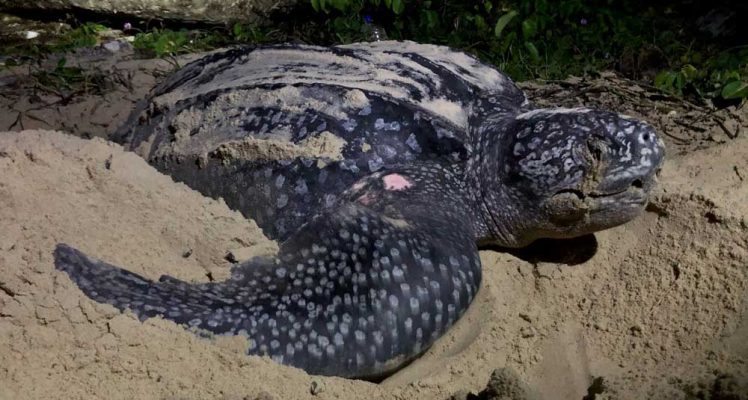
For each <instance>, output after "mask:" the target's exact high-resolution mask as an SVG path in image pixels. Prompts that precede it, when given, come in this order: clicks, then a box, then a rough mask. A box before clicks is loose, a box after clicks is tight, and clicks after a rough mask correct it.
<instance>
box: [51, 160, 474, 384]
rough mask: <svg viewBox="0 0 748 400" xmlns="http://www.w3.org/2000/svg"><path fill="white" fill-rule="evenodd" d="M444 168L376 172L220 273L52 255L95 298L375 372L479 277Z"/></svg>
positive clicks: (464, 210) (298, 356)
mask: <svg viewBox="0 0 748 400" xmlns="http://www.w3.org/2000/svg"><path fill="white" fill-rule="evenodd" d="M452 179H453V178H452V176H451V173H450V172H449V171H446V170H444V169H442V168H440V167H438V166H436V165H433V164H428V165H415V166H412V167H408V168H405V169H401V170H397V171H388V172H386V173H378V174H374V175H371V176H369V177H367V178H366V179H365V180H364V181H362V182H359V183H357V184H356V185H354V186H353V187H351V189H350V190H349V191H348V192H346V193H345V195H344V196H343V197H342V198H341V199H340V203H339V204H338V206H337V207H334V210H332V211H329V212H325V213H323V214H320V215H317V216H316V217H315V218H313V219H312V220H311V221H309V222H308V223H307V224H305V225H304V226H302V227H301V228H300V229H299V231H298V232H297V233H296V234H295V235H293V236H292V237H290V238H289V239H288V240H287V241H286V242H284V243H283V244H281V246H280V250H279V253H278V255H277V256H276V257H275V258H272V259H267V258H266V259H254V260H251V261H248V262H246V263H243V264H240V265H239V266H237V267H236V268H234V270H232V276H231V278H230V279H228V280H226V281H224V282H216V283H204V284H188V283H184V282H180V281H178V280H176V279H175V278H170V277H169V278H165V279H162V281H161V282H154V281H150V280H147V279H144V278H143V277H140V276H138V275H135V274H132V273H130V272H127V271H124V270H121V269H119V268H116V267H113V266H111V265H109V264H105V263H103V262H100V261H96V260H93V259H90V258H88V257H86V256H84V255H82V254H81V253H80V252H77V251H76V250H73V249H71V248H70V247H67V246H64V245H60V246H58V248H57V250H56V252H55V260H56V261H55V265H56V266H57V268H58V269H61V270H63V271H65V272H67V273H68V274H69V275H70V276H71V278H72V279H73V280H74V281H75V282H76V283H77V284H78V286H80V288H81V289H82V290H83V291H84V293H86V295H88V296H89V297H91V298H93V299H94V300H96V301H99V302H104V303H109V304H112V305H114V306H115V307H117V308H119V309H122V310H124V309H131V310H132V311H133V312H135V314H137V315H138V316H139V317H140V318H141V319H146V318H150V317H153V316H156V315H160V316H162V317H163V318H166V319H169V320H172V321H175V322H177V323H181V324H185V325H188V326H191V327H195V328H199V329H204V330H206V331H210V332H213V333H216V334H240V335H246V336H247V337H248V338H249V339H250V346H249V353H250V354H256V355H267V356H270V357H271V358H273V359H274V360H276V361H277V362H280V363H283V364H287V365H292V366H295V367H299V368H302V369H304V370H306V371H307V372H309V373H313V374H322V375H337V376H344V377H359V378H374V377H379V376H382V375H386V374H388V373H390V372H392V371H394V370H396V369H398V368H400V367H402V366H403V365H405V364H406V363H407V362H408V361H410V360H411V359H412V358H413V357H415V356H417V355H418V354H420V353H421V352H422V351H424V350H425V349H427V348H428V347H429V346H430V345H431V344H432V343H433V342H434V341H435V340H436V339H437V338H438V337H440V336H441V335H442V334H443V333H444V332H445V331H446V330H447V329H448V328H449V327H450V326H451V325H452V324H454V323H455V322H456V321H457V319H458V318H459V317H460V316H461V315H462V314H463V312H464V311H465V310H466V309H467V307H468V306H469V304H470V302H471V301H472V299H473V297H474V296H475V294H476V292H477V290H478V286H479V284H480V261H479V258H478V251H477V248H476V245H475V242H474V241H475V238H474V234H473V228H472V223H471V222H470V221H472V217H471V214H470V213H469V209H468V207H467V206H465V203H464V201H463V200H462V198H461V194H460V193H459V191H460V190H459V184H457V183H456V182H454V181H453V180H452Z"/></svg>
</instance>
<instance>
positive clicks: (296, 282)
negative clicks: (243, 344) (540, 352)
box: [55, 42, 664, 378]
mask: <svg viewBox="0 0 748 400" xmlns="http://www.w3.org/2000/svg"><path fill="white" fill-rule="evenodd" d="M115 139H116V140H118V141H120V142H121V143H124V144H125V146H126V147H127V148H129V149H132V150H134V151H136V152H138V153H140V154H141V155H142V156H144V157H145V158H146V159H147V160H148V161H149V162H150V163H151V164H152V165H154V166H155V167H156V168H157V169H159V170H160V171H163V172H164V173H167V174H170V175H171V176H173V177H174V178H175V179H176V180H178V181H182V182H185V183H186V184H187V185H189V186H191V187H193V188H194V189H196V190H198V191H200V192H202V193H203V194H205V195H207V196H212V197H222V198H223V199H224V200H225V201H226V203H227V204H228V205H229V206H230V207H232V208H234V209H237V210H240V211H241V212H243V213H244V214H245V215H246V216H247V217H250V218H253V219H254V220H255V221H257V223H258V225H259V226H260V227H261V228H262V229H263V231H264V232H265V233H266V234H267V235H268V236H269V237H271V238H273V239H276V240H278V241H279V243H280V250H279V252H278V254H277V255H276V256H274V257H271V258H256V259H252V260H249V261H246V262H244V263H240V264H237V265H236V266H235V267H234V268H233V270H232V275H231V277H230V278H229V279H228V280H226V281H223V282H210V283H197V284H196V283H187V282H183V281H180V280H178V279H176V278H173V277H170V276H163V277H161V279H160V280H159V281H158V282H154V281H151V280H148V279H145V278H143V277H141V276H139V275H136V274H133V273H130V272H128V271H126V270H123V269H120V268H117V267H115V266H112V265H109V264H106V263H104V262H102V261H99V260H96V259H93V258H89V257H87V256H85V255H83V254H82V253H80V252H78V251H76V250H74V249H72V248H71V247H68V246H66V245H62V244H61V245H59V246H58V247H57V249H56V251H55V257H56V260H55V265H56V266H57V268H58V269H60V270H63V271H65V272H67V274H68V275H69V276H70V278H71V279H72V280H73V281H75V283H77V285H78V286H79V287H80V289H81V290H82V291H83V292H84V293H85V294H86V295H87V296H89V297H90V298H92V299H94V300H96V301H98V302H103V303H109V304H112V305H113V306H115V307H117V308H119V309H121V310H125V309H130V310H132V312H134V313H135V314H136V315H137V316H138V317H139V318H140V319H141V320H144V319H147V318H151V317H155V316H161V317H163V318H165V319H168V320H172V321H175V322H177V323H180V324H183V325H185V326H188V327H192V328H195V329H196V330H197V331H199V332H208V333H213V334H219V335H245V336H246V337H248V338H249V343H250V344H249V350H248V352H249V354H253V355H267V356H269V357H272V359H273V360H276V361H277V362H279V363H283V364H287V365H292V366H295V367H299V368H302V369H304V370H306V371H308V372H309V373H313V374H322V375H338V376H343V377H359V378H361V377H363V378H372V377H376V376H382V375H384V374H387V373H389V372H392V371H394V370H396V369H397V368H399V367H401V366H403V365H404V364H405V363H407V362H408V361H410V360H412V359H413V358H414V357H416V356H417V355H418V354H419V353H421V352H422V351H424V350H425V349H427V348H428V347H429V346H430V345H431V344H432V343H433V342H434V341H435V340H436V339H437V338H439V337H440V336H441V335H442V334H444V332H445V331H446V330H447V329H448V328H449V327H450V326H451V325H453V324H454V323H455V322H456V321H457V320H458V318H460V316H461V315H462V314H463V313H464V311H465V310H466V309H467V308H468V305H469V304H470V303H471V301H472V299H473V298H474V297H475V295H476V292H477V291H478V288H479V285H480V281H481V264H480V259H479V257H478V247H477V245H478V244H480V243H495V244H498V245H501V246H507V247H518V246H524V245H526V244H528V243H530V242H532V241H533V240H535V239H537V238H568V237H574V236H579V235H583V234H587V233H590V232H594V231H598V230H601V229H606V228H610V227H613V226H616V225H619V224H622V223H624V222H626V221H629V220H631V219H632V218H634V217H635V216H636V215H637V214H639V213H640V212H641V211H642V209H643V207H644V206H645V204H646V202H647V197H648V193H649V191H650V189H651V188H652V186H653V184H654V182H655V174H656V172H657V171H658V170H659V168H660V166H661V163H662V161H663V157H664V148H663V143H662V142H661V140H660V139H658V137H657V136H656V134H655V132H654V131H653V129H652V128H651V127H650V126H649V125H647V124H646V123H644V122H641V121H637V120H635V119H632V118H630V117H627V116H623V115H617V114H614V113H611V112H606V111H598V110H592V109H587V108H578V109H563V108H560V109H535V108H533V107H532V106H531V105H530V104H529V102H528V101H527V99H526V98H525V95H524V94H523V93H522V91H521V90H520V89H518V87H517V86H515V84H514V83H512V81H511V80H509V78H507V77H506V76H505V75H503V74H502V73H500V72H499V71H497V70H496V69H493V68H491V67H488V66H486V65H484V64H481V63H480V62H479V61H477V60H476V59H474V58H472V57H470V56H468V55H466V54H464V53H460V52H455V51H451V50H449V49H447V48H445V47H439V46H433V45H420V44H415V43H411V42H375V43H363V44H352V45H345V46H336V47H329V48H328V47H313V46H301V45H275V46H267V47H244V48H237V49H232V50H228V51H225V52H222V53H217V54H212V55H209V56H207V57H205V58H203V59H200V60H198V61H196V62H193V63H191V64H189V65H187V66H185V67H184V68H183V69H181V70H180V71H178V72H177V73H175V74H174V75H172V76H171V77H170V78H168V79H167V80H166V81H165V82H163V83H162V84H161V85H160V86H158V87H157V88H156V89H154V91H153V92H152V94H151V95H150V97H149V98H148V99H147V100H146V101H144V102H143V103H142V104H141V106H140V107H139V108H138V109H137V110H136V111H135V112H134V114H133V116H132V118H131V119H130V121H129V122H128V123H127V124H126V125H125V126H124V127H123V128H122V129H121V130H120V131H119V132H118V134H117V135H116V138H115Z"/></svg>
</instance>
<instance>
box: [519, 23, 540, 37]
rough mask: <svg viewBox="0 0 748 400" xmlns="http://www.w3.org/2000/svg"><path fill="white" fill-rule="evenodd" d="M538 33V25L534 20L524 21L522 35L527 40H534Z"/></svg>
mask: <svg viewBox="0 0 748 400" xmlns="http://www.w3.org/2000/svg"><path fill="white" fill-rule="evenodd" d="M537 31H538V24H536V23H535V20H534V19H526V20H524V21H522V35H523V37H524V38H525V40H528V39H532V37H533V36H535V33H537Z"/></svg>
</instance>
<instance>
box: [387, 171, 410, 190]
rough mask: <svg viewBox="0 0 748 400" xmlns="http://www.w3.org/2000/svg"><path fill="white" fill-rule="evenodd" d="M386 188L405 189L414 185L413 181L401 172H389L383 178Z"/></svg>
mask: <svg viewBox="0 0 748 400" xmlns="http://www.w3.org/2000/svg"><path fill="white" fill-rule="evenodd" d="M382 181H384V188H385V189H387V190H405V189H408V188H410V187H411V186H413V183H412V182H410V181H409V180H408V179H406V178H405V177H404V176H402V175H400V174H389V175H387V176H385V177H384V178H382Z"/></svg>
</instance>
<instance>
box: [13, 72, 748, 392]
mask: <svg viewBox="0 0 748 400" xmlns="http://www.w3.org/2000/svg"><path fill="white" fill-rule="evenodd" d="M99 65H100V64H99ZM122 65H123V64H119V66H118V68H120V69H121V68H124V67H123V66H122ZM131 65H132V68H134V70H137V71H141V72H139V73H143V74H144V76H145V75H147V72H142V71H147V68H151V67H153V66H154V65H161V66H162V67H163V64H158V62H150V63H146V62H143V61H139V62H135V61H132V64H131ZM135 66H137V67H135ZM153 68H155V67H153ZM20 79H21V82H23V80H22V78H20ZM155 81H156V78H153V79H146V78H143V79H140V80H139V81H138V82H143V83H142V84H140V86H138V87H137V88H135V89H134V90H133V91H129V90H125V91H123V93H124V92H127V93H130V95H128V96H123V95H121V94H120V95H119V96H116V95H113V94H112V93H111V92H109V93H108V94H104V95H102V96H88V97H86V96H83V97H81V99H80V101H79V102H73V103H67V104H63V105H60V107H61V108H57V109H54V107H56V106H53V108H52V110H50V109H49V106H47V107H46V108H44V107H41V108H40V109H39V110H37V111H35V112H36V113H41V114H36V115H37V116H39V115H43V116H44V117H45V118H44V124H45V125H44V126H41V127H51V128H55V129H62V130H65V131H67V133H62V132H55V131H41V130H27V131H23V132H5V133H0V399H40V398H66V399H68V398H69V399H78V398H80V399H97V398H108V399H130V398H142V399H151V398H155V399H212V398H216V399H255V398H262V399H271V398H273V399H296V398H299V399H303V398H318V399H371V398H383V399H411V398H424V399H432V398H435V399H447V398H450V397H451V396H453V395H454V396H455V397H454V398H460V399H461V398H465V396H466V394H467V393H469V392H472V393H477V392H479V391H481V390H482V389H483V388H484V387H485V386H486V383H487V382H488V380H489V376H490V375H491V373H492V372H493V371H494V370H495V369H498V368H508V369H509V370H513V371H515V372H516V375H517V376H519V378H520V380H522V382H524V384H526V385H527V386H528V387H530V388H531V389H532V390H533V391H534V392H536V394H537V397H538V398H542V399H582V398H586V399H642V398H653V399H678V398H684V399H685V398H703V399H719V398H724V399H726V398H739V399H745V398H748V397H746V394H748V382H746V380H747V379H748V365H747V364H746V363H748V318H747V316H748V301H747V300H748V138H747V137H745V136H746V135H745V134H744V133H743V134H742V135H739V136H738V137H737V138H731V137H726V136H725V134H723V133H720V131H721V128H719V127H716V128H715V129H716V130H708V131H707V132H705V133H704V132H696V133H693V132H691V131H690V130H688V129H686V128H683V129H682V130H681V131H679V132H677V134H678V135H681V136H682V137H686V138H692V140H690V141H689V142H688V143H697V145H687V144H683V143H681V142H678V141H677V140H675V139H672V138H669V137H668V136H666V137H665V140H666V142H667V144H668V148H669V149H670V154H671V155H670V157H669V158H668V160H667V163H666V165H665V168H664V170H663V172H662V174H661V185H660V187H659V189H658V190H657V191H656V193H655V195H654V196H653V198H652V202H651V204H650V206H648V208H647V211H646V212H645V213H644V214H643V215H642V216H641V217H640V218H638V219H637V220H635V221H634V222H632V223H629V224H627V225H624V226H621V227H618V228H615V229H611V230H608V231H604V232H600V233H597V234H595V235H594V236H591V235H590V236H586V237H583V238H579V239H575V240H570V241H541V242H539V243H536V244H534V245H533V246H531V247H530V248H529V249H525V250H520V251H513V252H506V251H502V250H500V249H493V250H489V249H487V250H484V251H482V252H481V258H482V261H483V267H484V271H485V275H484V282H483V286H482V288H481V290H480V292H479V294H478V296H477V298H476V300H475V301H474V303H473V305H472V306H471V308H470V310H469V311H468V312H467V314H466V315H465V316H464V317H463V318H462V320H461V321H460V322H459V323H458V324H457V325H456V326H455V327H454V328H453V329H452V330H450V332H449V333H448V334H447V335H446V336H444V337H443V338H442V339H440V340H439V341H438V342H437V343H436V345H434V346H433V347H432V348H431V349H430V350H429V351H428V352H427V353H426V354H425V355H424V356H423V357H422V358H421V359H419V360H417V361H416V362H414V363H413V364H411V365H410V366H408V367H406V368H405V369H404V370H402V371H400V372H398V373H397V374H395V375H394V376H392V377H390V378H389V379H387V380H385V381H384V382H382V383H381V384H374V383H369V382H363V381H353V380H345V379H339V378H328V377H315V376H309V375H307V374H306V373H304V372H303V371H300V370H297V369H293V368H290V367H283V366H280V365H276V364H274V363H273V362H271V361H270V360H269V359H263V358H259V357H248V356H245V355H244V353H243V351H244V348H245V346H246V343H244V342H243V341H242V340H240V339H237V338H234V339H230V338H219V339H202V338H198V337H197V336H195V335H193V334H191V333H189V332H187V331H185V330H184V329H183V328H182V327H180V326H177V325H175V324H173V323H171V322H168V321H164V320H160V319H151V320H148V321H146V322H144V323H141V322H138V320H137V319H136V318H135V317H134V316H133V315H131V314H121V313H120V312H118V311H117V310H116V309H114V308H113V307H110V306H107V305H100V304H97V303H95V302H93V301H91V300H89V299H88V298H87V297H85V296H84V295H83V294H82V292H80V291H79V290H78V289H77V288H76V286H75V285H74V284H73V283H72V282H71V281H70V280H69V279H68V278H67V276H66V275H65V274H64V273H60V272H58V271H56V270H55V269H54V266H53V264H52V249H53V248H54V245H55V244H56V243H58V242H65V243H69V244H71V245H73V246H75V247H77V248H80V249H81V250H83V251H84V252H86V253H87V254H90V255H91V256H94V257H97V258H101V259H104V260H107V261H108V262H111V263H114V264H117V265H121V266H123V267H126V268H128V269H130V270H132V271H134V272H137V273H140V274H143V275H145V276H147V277H149V278H157V277H158V276H159V275H161V274H170V275H173V276H175V277H178V278H180V279H185V280H190V281H193V282H204V281H208V280H210V279H222V278H225V277H226V276H227V274H228V269H229V268H230V266H231V264H230V263H229V262H228V261H226V254H227V253H229V252H238V251H237V249H240V250H241V253H242V254H245V255H260V254H267V253H268V252H272V251H273V250H274V246H275V244H274V243H272V242H270V241H269V240H267V239H266V238H265V237H264V236H263V235H262V233H261V231H260V230H259V229H258V228H257V226H256V225H255V224H254V222H252V221H248V220H246V219H244V218H243V217H242V216H241V215H240V214H239V213H237V212H234V211H231V210H229V209H228V208H227V207H226V205H225V204H224V203H223V202H222V201H220V200H212V199H207V198H205V197H203V196H201V195H200V194H199V193H197V192H195V191H192V190H191V189H189V188H187V187H186V186H185V185H183V184H179V183H175V182H173V180H172V179H171V178H170V177H167V176H163V175H161V174H160V173H158V172H157V171H155V170H154V169H153V168H152V167H150V166H149V165H148V164H147V163H146V162H145V161H143V160H142V159H141V158H139V157H138V156H137V155H135V154H134V153H128V152H124V151H123V150H122V149H121V148H120V147H119V146H117V145H114V144H111V143H109V142H107V141H105V140H104V139H101V138H94V139H92V140H86V139H81V138H79V137H75V136H73V135H71V134H70V133H72V134H75V135H76V136H86V135H88V136H105V135H106V134H108V133H111V132H112V131H113V129H114V128H115V127H116V126H115V125H116V123H117V121H119V120H121V119H122V118H124V117H122V116H120V115H121V114H126V113H125V112H124V111H126V110H129V109H131V108H132V105H133V102H134V101H135V100H136V97H137V95H138V94H140V93H145V92H147V90H148V88H149V85H152V83H153V82H155ZM20 87H21V88H22V85H21V86H20ZM16 89H17V90H16V92H15V93H16V94H17V95H18V99H21V100H19V101H16V102H13V103H12V104H11V103H10V102H9V101H7V99H6V100H5V101H4V102H0V107H6V108H0V116H2V118H0V129H2V128H6V129H7V127H5V126H3V125H2V123H1V122H3V121H7V120H10V119H12V118H9V117H8V113H7V112H6V111H7V110H9V109H10V106H13V107H16V108H18V107H22V106H24V104H27V103H29V102H33V101H34V98H33V97H32V96H30V95H28V94H27V93H25V92H23V91H22V90H20V89H18V87H16ZM2 90H9V89H8V87H6V88H4V89H2ZM2 90H0V92H1V91H2ZM98 103H102V104H106V107H104V108H102V107H98V109H99V110H102V109H103V110H109V111H108V112H109V113H110V114H114V115H115V116H114V117H112V118H110V119H111V121H110V122H108V123H106V124H102V125H91V124H90V121H89V120H90V119H91V118H92V117H85V115H91V114H92V113H93V114H97V113H96V112H95V111H92V110H91V109H90V107H93V105H95V104H98ZM620 107H621V108H620V110H621V111H626V110H627V104H621V105H620ZM632 108H634V111H637V112H639V111H641V110H640V109H636V108H635V107H632ZM730 112H733V113H736V114H737V115H739V117H736V120H737V121H738V122H739V123H741V124H742V123H743V122H744V121H746V120H748V118H745V116H746V114H745V113H746V110H745V107H744V108H742V109H739V108H735V109H734V110H732V111H730ZM652 113H653V119H654V120H655V122H656V121H660V119H657V118H655V117H656V116H657V115H659V114H660V113H659V111H658V110H653V111H652ZM76 118H78V119H80V122H79V123H78V122H75V120H76ZM93 118H105V117H103V116H101V115H97V116H96V117H93ZM34 121H36V120H34V119H30V120H25V124H26V127H27V128H28V127H29V125H33V124H35V123H38V122H34ZM656 125H657V122H656ZM76 126H78V127H79V128H80V127H84V128H85V129H76ZM743 126H744V125H743ZM12 128H13V129H20V126H18V124H16V125H15V126H13V127H12ZM708 129H711V127H710V128H708ZM671 133H672V132H671ZM674 134H675V133H674ZM710 135H711V136H710ZM681 136H679V137H681ZM696 136H698V137H696ZM709 137H712V139H711V140H710V139H709ZM600 378H602V379H600ZM313 393H314V394H313ZM729 393H732V394H734V397H728V394H729ZM584 396H587V397H584ZM720 396H721V397H720Z"/></svg>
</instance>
